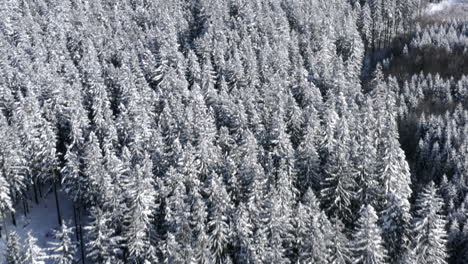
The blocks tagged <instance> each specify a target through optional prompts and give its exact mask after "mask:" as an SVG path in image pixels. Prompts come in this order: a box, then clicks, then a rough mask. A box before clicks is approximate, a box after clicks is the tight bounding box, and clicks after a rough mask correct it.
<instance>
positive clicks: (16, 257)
mask: <svg viewBox="0 0 468 264" xmlns="http://www.w3.org/2000/svg"><path fill="white" fill-rule="evenodd" d="M4 256H5V260H6V264H22V263H23V262H22V256H23V252H22V251H21V247H20V242H19V238H18V235H17V234H16V232H13V231H12V232H10V233H9V234H8V238H7V244H6V249H5V255H4Z"/></svg>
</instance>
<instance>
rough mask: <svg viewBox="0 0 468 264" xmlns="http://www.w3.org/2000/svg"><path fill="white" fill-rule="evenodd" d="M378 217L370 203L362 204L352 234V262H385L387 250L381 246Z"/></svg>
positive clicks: (375, 263)
mask: <svg viewBox="0 0 468 264" xmlns="http://www.w3.org/2000/svg"><path fill="white" fill-rule="evenodd" d="M377 221H378V217H377V213H376V212H375V210H374V208H373V207H372V206H371V205H367V206H363V207H362V208H361V211H360V217H359V220H358V222H357V227H356V231H355V232H354V234H353V252H354V260H353V263H365V264H377V263H386V259H387V252H386V250H385V248H384V246H383V240H382V231H381V230H380V227H379V226H378V225H377Z"/></svg>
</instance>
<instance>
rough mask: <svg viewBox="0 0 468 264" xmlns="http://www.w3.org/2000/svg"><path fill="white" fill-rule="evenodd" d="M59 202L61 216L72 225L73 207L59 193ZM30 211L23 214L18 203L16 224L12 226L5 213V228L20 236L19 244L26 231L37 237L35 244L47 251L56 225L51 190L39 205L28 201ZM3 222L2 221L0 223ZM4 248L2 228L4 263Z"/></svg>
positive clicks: (0, 252)
mask: <svg viewBox="0 0 468 264" xmlns="http://www.w3.org/2000/svg"><path fill="white" fill-rule="evenodd" d="M59 202H60V208H61V213H62V218H63V220H64V221H66V223H67V224H68V225H73V224H74V223H73V222H72V221H73V208H72V204H71V201H70V200H68V198H67V197H66V196H65V195H64V194H63V193H59ZM30 206H31V208H30V212H29V214H28V215H27V216H24V213H23V208H22V207H21V206H20V205H18V207H17V208H16V210H17V217H16V221H17V225H16V226H13V224H12V222H11V217H10V216H9V215H7V230H8V232H11V231H15V232H17V233H18V235H19V238H20V244H21V245H24V243H23V241H24V239H25V238H26V236H27V234H28V232H31V234H32V235H33V236H34V237H35V238H37V240H38V241H37V245H38V246H39V247H40V248H42V249H44V250H45V251H46V252H47V248H49V247H50V245H48V242H49V241H53V240H54V238H53V235H52V234H53V230H56V229H57V228H58V227H59V225H58V220H57V209H56V206H55V196H54V193H53V191H51V192H49V193H47V194H46V195H45V197H43V198H42V199H41V200H40V201H39V205H37V204H36V203H35V202H30ZM2 224H3V223H2ZM4 250H5V229H4V228H3V229H2V238H1V239H0V263H5V260H4ZM45 263H47V264H48V263H53V262H52V261H50V260H49V261H45Z"/></svg>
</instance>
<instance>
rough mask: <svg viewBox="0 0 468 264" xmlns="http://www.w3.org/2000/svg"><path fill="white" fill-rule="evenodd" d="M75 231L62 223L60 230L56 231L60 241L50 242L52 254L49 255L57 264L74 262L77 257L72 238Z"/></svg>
mask: <svg viewBox="0 0 468 264" xmlns="http://www.w3.org/2000/svg"><path fill="white" fill-rule="evenodd" d="M72 233H73V231H72V228H71V227H67V225H66V224H65V223H62V226H61V228H60V230H58V231H56V232H55V238H56V239H57V240H58V242H50V245H51V246H52V247H51V251H52V254H51V255H50V256H49V257H50V258H52V259H53V260H54V263H57V264H72V263H74V259H75V252H76V251H75V250H76V246H75V245H74V243H73V241H72V240H71V235H72Z"/></svg>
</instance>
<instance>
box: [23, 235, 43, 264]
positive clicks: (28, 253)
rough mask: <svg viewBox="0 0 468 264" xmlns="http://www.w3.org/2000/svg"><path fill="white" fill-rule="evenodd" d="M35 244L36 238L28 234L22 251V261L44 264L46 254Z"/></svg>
mask: <svg viewBox="0 0 468 264" xmlns="http://www.w3.org/2000/svg"><path fill="white" fill-rule="evenodd" d="M36 243H37V238H35V237H33V236H32V234H31V232H28V236H27V238H26V241H25V245H24V249H23V253H24V255H23V261H24V262H25V263H31V264H45V262H44V260H45V259H46V254H45V252H44V251H43V249H42V248H40V247H38V246H37V244H36Z"/></svg>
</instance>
